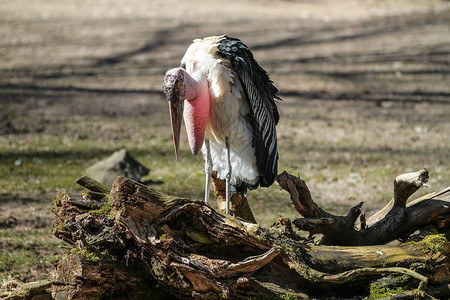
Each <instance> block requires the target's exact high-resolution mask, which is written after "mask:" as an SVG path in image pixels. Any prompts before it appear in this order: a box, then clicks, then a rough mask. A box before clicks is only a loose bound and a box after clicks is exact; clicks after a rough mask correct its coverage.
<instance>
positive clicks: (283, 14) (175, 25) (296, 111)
mask: <svg viewBox="0 0 450 300" xmlns="http://www.w3.org/2000/svg"><path fill="white" fill-rule="evenodd" d="M0 23H1V26H0V280H1V279H2V278H5V277H7V276H8V275H12V276H18V277H19V278H20V279H22V280H25V281H30V280H34V279H36V278H42V277H45V276H46V274H47V273H46V272H47V270H48V269H49V268H50V266H51V262H52V261H54V260H56V259H57V257H58V253H60V251H64V245H63V244H62V243H60V242H59V241H58V240H56V239H55V238H52V237H51V235H50V227H51V224H52V218H53V217H52V214H51V211H50V203H51V199H52V197H53V195H54V194H55V193H56V191H57V190H58V189H60V188H69V189H78V188H77V187H76V186H75V185H74V180H75V179H76V178H77V177H78V176H80V175H82V173H83V170H84V169H85V168H87V167H88V166H89V165H91V164H92V163H94V162H95V161H96V160H98V159H101V158H104V157H105V156H107V155H109V154H110V153H112V152H113V151H114V150H117V149H120V148H122V147H126V148H127V149H129V150H130V151H131V153H132V154H133V155H134V156H135V157H137V158H138V160H140V161H141V162H143V163H144V164H145V165H146V166H148V167H149V168H150V169H151V172H150V175H149V176H148V178H147V179H153V180H162V181H163V182H164V183H163V184H161V185H157V186H155V187H156V188H159V189H161V190H163V191H164V192H167V193H172V194H178V195H183V196H186V197H192V198H198V199H200V198H201V197H202V193H203V178H204V177H203V176H204V175H203V167H202V165H203V162H202V158H201V157H193V156H192V155H191V154H190V152H189V149H188V146H187V140H186V137H185V136H184V137H183V139H184V140H183V141H182V145H181V148H182V149H181V153H180V154H181V157H182V158H181V161H180V162H178V163H177V162H175V159H174V153H173V146H172V144H171V143H172V140H171V139H172V138H171V132H170V125H169V120H168V108H167V102H166V100H165V99H164V97H163V94H162V92H161V84H162V78H163V76H164V73H165V71H166V70H168V69H170V68H173V67H176V66H178V65H179V61H180V59H181V57H182V56H183V54H184V51H185V50H186V48H187V47H188V46H189V44H190V42H191V41H192V40H193V39H195V38H199V37H204V36H210V35H221V34H227V35H230V36H234V37H238V38H240V39H241V40H242V41H244V42H245V43H246V44H247V45H248V46H249V47H250V49H252V51H253V53H254V55H255V57H256V59H257V60H258V62H259V63H260V64H261V65H262V66H263V67H264V68H265V69H266V70H267V71H268V73H269V74H270V76H271V78H272V80H273V81H274V83H275V85H276V86H277V87H278V89H279V90H280V96H281V98H282V99H283V101H282V102H280V104H279V110H280V115H281V121H280V123H279V125H278V127H277V130H278V139H279V142H278V144H279V152H280V161H279V171H280V172H281V171H283V170H287V171H288V172H290V173H292V174H300V176H301V177H302V178H303V179H305V180H306V181H307V183H308V185H309V187H310V189H311V191H312V194H313V197H314V199H315V200H316V201H317V202H318V203H319V204H320V205H321V206H323V207H324V208H325V209H327V210H329V211H331V212H334V213H340V214H346V212H347V210H348V209H349V208H350V207H351V206H353V205H356V204H357V203H359V201H365V205H364V207H365V210H366V212H367V214H368V215H370V214H372V213H373V212H375V211H376V210H377V209H379V208H381V207H382V206H383V205H384V203H386V202H387V201H388V200H389V199H390V197H391V195H392V181H393V179H394V178H395V176H396V175H398V174H401V173H405V172H408V171H415V170H419V169H421V168H423V167H426V168H428V169H429V170H430V176H431V179H430V187H429V188H428V190H425V191H423V192H422V193H424V192H431V191H437V190H440V189H443V188H445V187H446V186H448V185H449V183H450V169H449V161H450V84H449V83H450V3H449V2H448V1H437V0H426V1H425V0H424V1H413V0H411V1H406V0H400V1H393V0H392V1H389V0H388V1H381V0H380V1H378V0H362V1H328V0H323V1H308V0H305V1H295V0H294V1H282V0H279V1H265V0H248V1H237V0H232V1H206V0H204V1H181V0H180V1H177V0H164V1H138V0H129V1H112V0H100V1H94V2H92V1H87V0H76V1H75V0H68V1H56V0H47V1H29V0H28V1H27V0H14V1H12V0H0ZM249 202H250V205H251V206H252V209H253V211H254V213H255V216H256V218H257V220H258V221H259V222H260V223H261V224H262V225H263V226H269V225H270V224H271V223H272V222H274V220H275V219H276V218H277V216H279V215H283V216H288V217H291V218H293V217H296V213H295V212H294V211H293V207H292V206H291V205H290V201H289V197H288V195H286V194H285V193H284V192H282V191H280V189H279V188H278V187H277V186H276V185H274V186H272V187H270V188H269V189H259V190H257V191H252V192H250V194H249Z"/></svg>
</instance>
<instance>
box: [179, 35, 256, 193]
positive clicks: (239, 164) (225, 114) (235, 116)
mask: <svg viewBox="0 0 450 300" xmlns="http://www.w3.org/2000/svg"><path fill="white" fill-rule="evenodd" d="M216 52H217V46H216V40H214V39H211V38H208V39H204V40H195V41H194V43H193V44H192V45H191V46H190V47H189V48H188V50H187V51H186V54H185V56H184V58H183V61H184V62H185V63H186V71H187V72H188V73H189V74H192V73H193V72H195V71H196V70H198V69H200V70H202V71H204V72H205V73H206V74H207V75H208V81H209V83H210V94H211V113H210V118H209V121H208V125H207V126H206V133H205V138H207V139H209V140H210V149H211V157H212V161H213V171H216V172H217V175H218V177H219V178H220V179H223V180H224V179H225V175H226V171H227V164H228V162H227V155H226V149H225V137H226V136H228V137H229V140H230V146H231V151H230V158H231V168H232V176H231V184H232V185H239V184H241V183H242V182H246V183H249V184H251V185H255V184H257V183H258V182H259V173H258V169H257V167H256V156H255V150H254V149H253V147H252V127H251V124H249V122H248V120H247V119H246V115H248V113H249V110H250V108H249V105H248V102H247V101H245V100H244V99H243V97H245V96H244V95H245V94H244V91H243V88H242V85H241V83H240V81H239V79H238V78H235V75H234V73H233V72H232V71H231V69H230V68H228V67H227V66H226V65H224V64H223V61H222V59H221V58H219V57H216V56H215V53H216ZM202 152H203V154H204V155H205V154H206V149H205V145H203V148H202Z"/></svg>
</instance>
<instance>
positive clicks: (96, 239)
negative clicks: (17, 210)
mask: <svg viewBox="0 0 450 300" xmlns="http://www.w3.org/2000/svg"><path fill="white" fill-rule="evenodd" d="M427 179H428V172H427V171H426V170H422V171H419V172H416V173H410V174H406V175H402V176H399V177H397V179H396V181H395V188H394V189H395V194H394V200H393V202H392V203H391V204H390V207H388V208H385V209H383V210H382V211H381V213H379V214H377V215H376V216H375V217H374V218H368V219H367V220H365V219H364V218H362V222H361V224H360V228H359V229H358V228H357V227H356V226H355V222H356V220H357V219H358V216H360V207H361V205H358V206H356V207H354V208H352V209H351V210H350V212H349V214H348V215H347V216H343V217H342V216H334V215H332V214H329V213H327V212H325V211H324V210H322V209H321V208H320V207H319V206H318V205H317V204H315V203H314V201H313V200H312V197H311V193H310V192H309V190H308V188H307V187H306V184H305V183H304V182H303V181H302V180H301V179H300V178H298V177H295V176H292V175H289V174H287V173H283V174H281V175H279V176H278V178H277V181H278V182H279V184H280V186H281V187H282V188H283V189H286V190H287V191H288V192H289V193H290V195H291V200H292V202H293V204H294V207H295V208H296V210H297V211H298V212H299V213H300V214H301V215H302V216H304V218H299V219H296V220H294V221H293V223H294V225H295V226H296V227H297V228H299V229H301V230H307V231H309V233H310V235H313V234H318V233H320V234H323V238H322V240H321V242H322V245H316V244H312V243H310V242H308V239H305V238H303V237H301V236H300V235H299V234H298V232H296V230H295V229H293V228H292V225H291V222H290V221H289V220H288V219H286V218H281V219H279V220H278V222H277V223H276V225H275V226H273V227H271V228H268V229H267V228H263V227H260V226H259V225H257V224H254V223H253V221H254V220H249V216H248V215H246V216H244V217H245V218H246V219H247V220H248V221H246V220H244V219H242V218H239V216H237V217H233V216H229V215H225V214H223V213H221V212H218V211H216V210H214V209H213V208H211V207H210V206H209V205H207V204H205V203H203V202H198V201H192V200H189V199H182V198H178V197H173V196H169V195H166V194H163V193H161V192H159V191H157V190H154V189H152V188H148V187H146V186H144V185H142V184H139V183H137V182H134V181H132V180H130V179H127V178H124V177H118V178H117V179H116V181H115V182H114V184H113V186H112V189H111V190H110V191H109V188H107V187H105V186H102V185H98V184H97V183H95V181H92V180H90V179H89V178H85V177H84V178H81V179H80V180H79V181H78V182H79V183H80V184H81V185H83V186H85V187H86V188H88V189H89V190H90V192H88V193H86V194H83V195H80V194H77V193H72V192H69V191H66V190H63V191H61V192H60V193H59V194H58V195H57V196H56V197H55V199H54V203H53V212H54V213H55V216H56V225H55V227H54V229H53V233H54V234H55V236H57V237H58V238H60V239H63V240H64V241H66V242H67V243H69V244H70V245H72V247H73V248H72V250H71V251H69V252H68V253H67V254H65V255H64V256H63V257H62V259H61V260H60V261H59V263H58V265H57V266H56V268H55V271H54V274H53V275H52V279H51V281H52V288H51V291H52V297H53V298H58V299H103V298H113V299H124V298H125V299H173V298H191V297H194V298H203V299H299V298H301V299H307V298H310V297H311V298H323V299H325V298H330V297H336V298H345V299H348V298H352V297H359V298H361V297H369V298H371V299H378V298H383V297H388V296H390V295H396V297H397V298H396V299H413V298H424V299H425V298H427V299H432V298H433V297H436V298H446V297H448V296H449V295H450V286H449V282H450V272H449V253H450V246H449V243H448V242H447V238H446V236H445V234H439V233H440V232H444V233H445V232H446V230H447V229H448V225H447V221H448V220H449V214H450V208H449V207H450V203H449V202H450V198H449V195H450V193H449V191H450V189H447V190H444V191H442V192H440V193H435V194H432V195H428V196H425V197H422V199H420V200H417V201H413V202H412V203H411V204H409V205H406V200H407V198H408V197H409V196H410V195H411V194H412V193H414V191H415V190H417V188H419V187H420V186H421V185H423V184H425V182H426V180H427ZM217 193H220V189H216V196H217ZM219 196H220V195H219ZM245 210H246V209H245ZM236 212H237V214H239V213H238V212H239V210H236V211H235V213H236ZM360 219H361V218H360ZM374 226H375V228H372V227H374ZM430 227H433V229H435V230H436V232H435V233H436V234H434V235H428V236H426V237H425V238H424V239H420V238H419V235H418V234H413V233H414V232H416V231H417V232H419V231H420V230H424V229H426V228H428V229H429V228H430ZM371 228H372V229H371ZM411 234H412V235H411ZM408 236H415V238H416V240H418V241H409V242H408V243H400V244H396V245H392V244H391V245H381V244H384V243H386V242H389V241H391V240H395V239H402V240H404V239H407V237H408ZM334 245H345V246H334ZM354 245H365V246H354Z"/></svg>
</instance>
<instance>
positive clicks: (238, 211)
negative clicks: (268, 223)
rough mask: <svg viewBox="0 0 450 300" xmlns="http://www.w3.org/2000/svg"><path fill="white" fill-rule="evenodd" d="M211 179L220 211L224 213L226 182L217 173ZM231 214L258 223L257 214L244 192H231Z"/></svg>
mask: <svg viewBox="0 0 450 300" xmlns="http://www.w3.org/2000/svg"><path fill="white" fill-rule="evenodd" d="M211 179H212V187H213V191H214V195H215V197H216V200H217V207H218V209H219V211H221V212H223V213H224V212H225V207H226V194H225V193H226V191H225V189H226V188H225V182H224V181H223V180H220V179H219V178H218V177H217V176H216V174H215V173H213V174H212V176H211ZM230 214H231V215H232V216H235V217H239V218H241V219H244V220H246V221H248V222H251V223H255V224H256V219H255V216H254V215H253V212H252V210H251V208H250V205H249V204H248V201H247V198H246V197H245V196H244V195H243V194H242V193H234V194H231V197H230Z"/></svg>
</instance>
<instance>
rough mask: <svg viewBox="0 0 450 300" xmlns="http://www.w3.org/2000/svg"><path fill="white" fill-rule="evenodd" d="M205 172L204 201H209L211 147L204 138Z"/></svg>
mask: <svg viewBox="0 0 450 300" xmlns="http://www.w3.org/2000/svg"><path fill="white" fill-rule="evenodd" d="M205 149H206V155H205V174H206V186H205V202H206V203H208V201H209V191H210V188H211V174H212V167H213V165H212V158H211V149H210V147H209V140H208V139H205Z"/></svg>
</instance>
